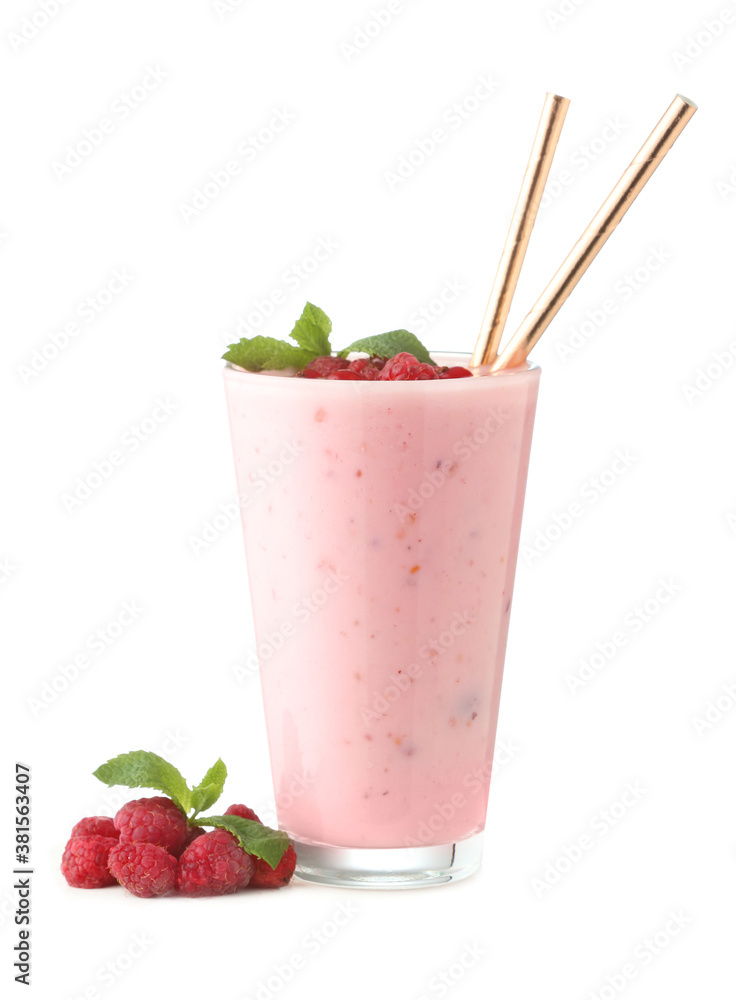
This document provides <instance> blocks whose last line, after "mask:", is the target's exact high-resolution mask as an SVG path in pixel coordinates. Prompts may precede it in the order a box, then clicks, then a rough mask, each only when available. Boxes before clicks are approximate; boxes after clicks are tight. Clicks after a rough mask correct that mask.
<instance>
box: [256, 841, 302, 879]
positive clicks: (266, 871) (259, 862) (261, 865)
mask: <svg viewBox="0 0 736 1000" xmlns="http://www.w3.org/2000/svg"><path fill="white" fill-rule="evenodd" d="M295 868H296V851H295V850H294V848H293V847H292V845H291V844H289V846H288V847H287V848H286V850H285V852H284V856H283V857H282V859H281V860H280V861H279V863H278V864H277V865H276V867H275V868H272V867H271V866H270V865H269V863H268V862H267V861H264V860H263V858H253V877H252V878H251V880H250V882H249V884H248V887H249V888H251V889H280V888H281V886H282V885H288V884H289V882H290V881H291V876H292V875H293V874H294V869H295Z"/></svg>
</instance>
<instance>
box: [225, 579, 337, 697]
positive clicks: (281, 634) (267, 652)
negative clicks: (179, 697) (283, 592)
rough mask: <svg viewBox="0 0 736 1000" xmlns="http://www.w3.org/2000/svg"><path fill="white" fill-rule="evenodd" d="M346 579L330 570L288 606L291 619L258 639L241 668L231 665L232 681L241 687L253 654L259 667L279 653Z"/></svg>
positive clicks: (251, 667) (252, 668)
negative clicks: (233, 677) (307, 592)
mask: <svg viewBox="0 0 736 1000" xmlns="http://www.w3.org/2000/svg"><path fill="white" fill-rule="evenodd" d="M349 579H350V577H348V576H345V574H344V573H342V572H340V570H335V569H333V570H330V572H329V573H328V574H327V576H326V577H325V578H324V579H323V581H322V583H321V585H320V586H319V587H315V588H314V590H312V591H311V593H309V594H307V595H305V596H304V597H302V598H300V599H299V600H298V601H296V602H295V603H294V604H293V605H292V606H291V610H290V614H291V618H287V619H285V620H284V621H282V622H281V624H280V625H279V626H278V627H277V628H272V629H271V630H270V631H267V632H266V634H265V635H263V636H262V637H261V638H260V641H259V642H258V645H257V646H256V654H253V653H252V652H251V653H249V657H250V658H251V659H250V661H248V660H247V661H246V664H245V665H242V664H236V665H235V667H234V669H233V672H234V675H235V679H236V680H237V681H238V682H239V683H240V684H242V683H243V682H244V681H245V680H246V679H247V678H248V677H249V676H252V674H253V673H254V672H255V670H257V667H256V668H254V667H253V666H252V657H253V656H254V655H256V656H257V662H258V663H260V664H261V665H262V664H264V663H267V662H268V661H269V660H272V659H273V658H274V656H276V654H277V653H280V652H281V650H282V649H283V648H284V646H285V645H286V643H287V642H288V640H289V639H293V638H294V636H295V635H296V634H297V632H298V631H299V627H300V626H301V625H304V624H306V622H308V621H309V620H310V618H312V617H313V615H316V614H318V613H319V611H320V610H321V609H322V608H323V607H324V606H325V604H327V602H328V601H329V599H330V597H331V596H333V595H334V594H336V593H337V592H338V591H339V590H340V589H341V588H342V586H343V584H345V583H347V582H348V580H349Z"/></svg>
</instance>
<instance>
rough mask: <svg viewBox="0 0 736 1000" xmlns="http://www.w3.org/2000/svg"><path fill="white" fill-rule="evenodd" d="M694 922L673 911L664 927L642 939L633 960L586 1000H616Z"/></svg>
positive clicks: (625, 963) (597, 987) (683, 912)
mask: <svg viewBox="0 0 736 1000" xmlns="http://www.w3.org/2000/svg"><path fill="white" fill-rule="evenodd" d="M692 919H693V918H692V917H691V916H689V915H688V914H687V913H685V911H684V910H681V909H678V910H675V909H672V910H670V911H669V912H668V913H667V917H666V919H665V921H664V923H663V924H662V926H661V927H658V928H657V929H656V930H654V931H652V933H651V934H648V935H647V936H646V937H645V938H642V939H641V941H639V942H638V943H637V944H636V946H635V947H634V949H633V951H632V953H631V958H630V959H629V960H628V961H626V962H624V964H623V965H621V966H619V968H618V969H616V970H615V972H611V973H609V974H608V975H607V976H606V977H605V980H604V982H603V983H602V984H599V985H598V986H596V987H595V988H594V989H592V990H589V991H588V993H586V1000H616V997H618V996H620V995H621V994H622V993H624V992H625V991H626V990H627V989H628V987H629V986H630V985H631V983H633V982H634V980H635V979H638V978H639V975H640V974H641V972H642V971H643V970H644V969H647V968H648V967H649V966H650V965H651V964H652V962H653V961H654V960H655V959H656V958H658V957H659V956H660V955H662V954H664V952H665V951H667V949H668V948H669V947H670V945H671V944H672V942H673V941H674V940H675V938H677V937H679V936H680V934H682V932H683V931H684V930H685V928H686V927H687V926H688V925H689V924H690V923H692Z"/></svg>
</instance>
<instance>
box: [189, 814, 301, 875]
mask: <svg viewBox="0 0 736 1000" xmlns="http://www.w3.org/2000/svg"><path fill="white" fill-rule="evenodd" d="M197 826H216V827H219V828H220V829H221V830H228V831H229V832H230V833H232V834H234V835H235V836H236V837H237V838H238V840H239V842H240V846H241V847H242V848H243V850H244V851H245V852H246V854H255V856H256V857H257V858H262V859H263V860H264V861H265V862H266V863H267V864H269V865H270V866H271V868H275V867H276V865H277V864H278V863H279V861H280V860H281V858H282V857H283V856H284V852H285V851H286V849H287V847H288V846H289V837H288V834H286V833H284V831H283V830H272V829H271V828H270V827H268V826H264V825H263V823H257V822H256V821H255V820H253V819H243V818H242V817H241V816H200V817H199V819H198V820H197Z"/></svg>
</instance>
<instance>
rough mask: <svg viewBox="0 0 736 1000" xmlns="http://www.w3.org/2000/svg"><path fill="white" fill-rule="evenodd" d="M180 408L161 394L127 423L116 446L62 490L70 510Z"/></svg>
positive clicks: (80, 504) (71, 512)
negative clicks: (135, 419) (137, 418)
mask: <svg viewBox="0 0 736 1000" xmlns="http://www.w3.org/2000/svg"><path fill="white" fill-rule="evenodd" d="M178 409H179V405H178V403H173V402H172V401H171V400H170V399H169V398H168V396H166V397H165V398H164V399H162V398H161V397H158V398H157V399H156V400H155V403H154V406H153V408H152V409H151V411H150V412H149V413H147V414H146V416H144V417H143V418H142V420H140V422H138V423H135V424H131V425H130V426H129V427H127V428H126V429H125V430H124V431H123V433H122V434H121V435H120V437H119V439H118V443H117V444H116V446H115V447H114V448H113V449H111V450H110V451H108V452H107V453H106V454H105V455H103V456H102V457H101V458H97V459H95V461H94V462H93V463H92V467H91V469H89V470H88V471H87V472H84V473H82V474H81V475H79V476H77V478H76V479H75V480H74V485H73V486H72V488H71V489H70V490H68V491H67V492H65V493H62V494H61V497H60V500H61V502H62V504H63V505H64V510H65V511H66V512H67V514H73V513H74V512H75V511H76V510H77V509H78V508H79V507H82V506H83V505H84V504H85V503H86V502H87V501H88V500H89V499H90V497H92V496H94V494H95V493H96V491H97V490H99V489H100V487H101V486H104V484H105V483H107V482H109V481H110V479H112V477H113V476H114V475H115V473H116V472H117V471H118V469H120V468H122V466H124V465H125V464H126V462H127V461H128V459H129V458H130V456H131V455H134V454H135V453H136V452H137V451H139V450H140V448H141V447H142V446H143V445H144V444H147V443H148V442H149V441H150V440H151V438H152V437H153V436H154V435H155V434H156V432H157V431H158V430H159V428H160V427H161V426H162V425H163V424H165V423H166V422H167V420H168V419H169V417H170V416H171V414H172V413H175V412H176V411H177V410H178Z"/></svg>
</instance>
